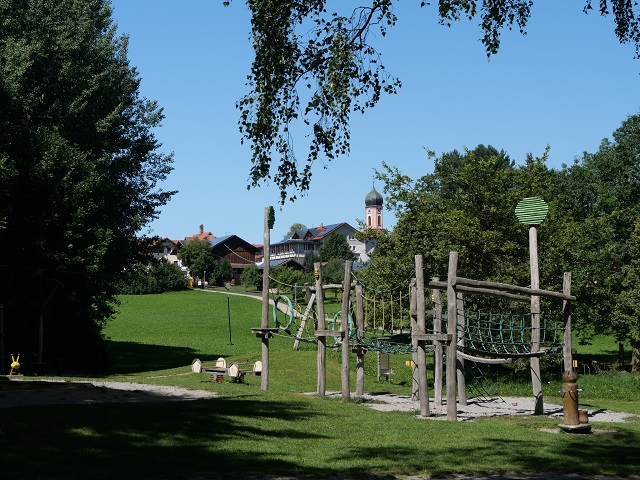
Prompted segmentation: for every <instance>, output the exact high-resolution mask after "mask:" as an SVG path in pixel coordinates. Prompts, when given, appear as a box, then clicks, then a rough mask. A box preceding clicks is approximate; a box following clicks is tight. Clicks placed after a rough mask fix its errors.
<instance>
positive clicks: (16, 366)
mask: <svg viewBox="0 0 640 480" xmlns="http://www.w3.org/2000/svg"><path fill="white" fill-rule="evenodd" d="M19 374H20V354H18V356H17V357H16V358H13V353H12V354H11V375H19Z"/></svg>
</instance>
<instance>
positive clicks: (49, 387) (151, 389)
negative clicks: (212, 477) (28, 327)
mask: <svg viewBox="0 0 640 480" xmlns="http://www.w3.org/2000/svg"><path fill="white" fill-rule="evenodd" d="M214 396H216V393H215V392H209V391H205V390H189V389H186V388H179V387H169V386H160V385H147V384H141V383H122V382H65V381H55V380H53V381H52V380H46V381H45V380H17V379H11V380H7V381H5V380H3V381H0V409H2V408H11V407H19V406H28V405H55V404H74V405H77V404H92V403H144V402H176V401H185V400H197V399H200V398H211V397H214Z"/></svg>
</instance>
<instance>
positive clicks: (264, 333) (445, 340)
mask: <svg viewBox="0 0 640 480" xmlns="http://www.w3.org/2000/svg"><path fill="white" fill-rule="evenodd" d="M529 200H531V199H525V201H529ZM525 206H526V205H525ZM536 206H537V205H536ZM269 208H270V207H268V208H267V209H266V210H265V234H264V244H265V249H264V252H265V255H264V271H263V303H262V323H261V327H260V328H259V329H252V331H253V332H254V333H256V335H257V336H258V337H261V338H262V345H263V348H262V366H263V370H262V389H263V390H266V389H267V388H268V375H269V374H268V368H269V347H268V342H269V338H272V337H273V336H274V335H275V334H277V333H278V332H279V331H281V330H284V331H285V332H287V334H288V335H290V336H292V337H294V338H295V341H296V342H299V341H301V340H302V333H303V331H304V329H305V325H306V322H307V320H308V317H309V315H310V313H311V312H312V308H313V304H314V302H315V307H316V308H315V314H316V322H315V325H314V326H315V331H314V336H315V337H316V338H317V345H318V349H317V350H318V356H317V366H318V381H317V394H318V395H321V396H324V395H325V394H326V349H327V338H334V339H336V343H337V344H338V345H339V347H340V350H341V352H342V358H341V360H342V367H341V379H342V392H341V393H342V399H343V401H348V400H349V398H350V395H351V388H350V353H351V352H353V353H355V354H356V392H355V393H356V395H364V360H365V354H366V353H367V351H369V350H377V351H378V352H380V351H385V350H386V351H387V353H389V352H390V351H391V350H390V346H389V345H390V342H387V344H386V345H385V343H384V342H383V341H382V339H380V338H379V339H378V340H377V341H375V342H367V341H366V340H365V336H364V331H365V315H364V296H363V286H362V284H361V283H359V282H354V283H353V284H352V280H351V278H352V265H353V262H352V261H346V262H345V270H344V280H343V283H342V285H341V290H342V302H341V307H342V308H341V311H340V319H341V321H340V329H339V330H336V329H335V324H336V322H335V319H334V322H333V326H334V328H333V329H329V328H327V324H326V320H327V319H326V315H325V311H324V290H325V288H330V287H333V288H335V287H340V286H336V285H331V286H325V285H323V282H322V268H321V264H320V263H316V264H314V268H315V279H316V282H315V286H314V287H308V290H309V292H311V295H310V296H309V302H308V305H307V308H306V310H305V313H304V315H302V320H301V322H300V326H299V327H298V328H297V329H296V333H295V334H294V333H292V328H291V327H292V325H293V318H294V313H293V307H292V305H291V303H290V302H288V303H289V306H290V321H289V322H288V323H287V325H286V326H285V327H284V328H283V327H282V325H276V327H275V328H269V327H268V306H269V292H270V289H269V281H270V278H269V264H270V250H269V230H270V228H271V225H272V224H271V225H268V222H269V220H268V219H269ZM518 208H521V206H520V205H519V207H518ZM516 214H517V215H518V214H519V215H521V216H523V218H526V222H523V223H528V224H534V223H535V222H537V223H539V222H541V221H542V219H543V218H544V215H546V210H544V212H542V213H540V212H533V214H535V216H536V218H534V219H533V220H531V217H530V216H526V215H530V212H529V211H524V213H523V211H522V210H521V211H520V212H519V211H518V209H516ZM543 214H544V215H543ZM529 241H530V260H531V286H530V287H521V286H517V285H509V284H504V283H497V282H489V281H483V280H474V279H468V278H464V277H460V276H458V274H457V269H458V253H457V252H453V251H452V252H450V254H449V266H448V273H447V280H446V282H443V281H440V280H439V279H437V278H436V279H433V280H431V281H430V282H428V283H427V284H425V280H424V274H423V264H422V256H421V255H416V256H415V277H414V278H413V279H411V282H410V294H409V298H410V301H409V303H410V308H409V310H410V344H408V345H407V346H405V347H403V348H404V349H405V350H404V351H405V352H408V351H411V352H412V363H411V364H412V367H413V368H414V375H413V378H414V380H413V385H412V396H413V398H414V399H415V400H418V401H419V402H420V415H421V416H429V415H430V413H429V391H428V383H427V368H426V364H427V362H426V353H427V351H434V353H435V361H434V366H435V368H434V369H435V374H434V375H435V381H434V388H435V402H436V403H437V404H440V403H441V402H442V383H443V373H445V378H446V406H447V419H448V420H452V421H455V420H457V408H456V405H457V402H459V403H460V404H461V405H466V404H467V395H466V385H465V377H464V371H465V361H466V360H470V361H473V362H476V363H488V364H491V363H494V364H495V363H506V362H511V361H514V360H515V359H519V358H527V359H529V362H530V370H531V378H532V387H533V396H534V400H535V403H534V405H535V406H534V412H533V413H534V414H538V415H539V414H542V413H543V412H544V405H543V394H542V381H541V373H540V357H541V356H542V355H546V354H547V353H550V352H552V351H557V350H559V348H560V347H561V348H562V354H563V371H564V372H573V362H572V340H571V302H572V301H575V300H576V298H575V296H573V295H571V273H570V272H565V274H564V277H563V289H562V292H553V291H549V290H543V289H540V288H539V277H538V258H537V237H536V229H535V227H533V226H532V227H531V228H530V230H529ZM352 287H354V289H355V321H354V320H353V319H351V321H349V319H350V313H351V310H352V300H351V290H352ZM426 288H429V289H431V290H432V292H433V293H432V298H433V302H434V313H433V326H432V328H429V329H427V326H426V316H427V315H426V301H425V291H426ZM442 291H445V292H446V302H447V308H446V323H445V322H444V320H445V312H444V311H443V309H442V303H441V300H440V297H441V292H442ZM465 294H470V295H482V296H493V297H498V298H501V299H506V300H509V301H513V302H521V303H526V304H529V305H530V311H529V312H528V314H527V315H526V320H525V316H520V319H519V325H518V327H517V328H514V325H515V324H516V323H517V322H515V319H514V317H513V316H510V319H509V322H508V327H507V328H504V322H503V320H504V315H498V316H497V318H498V319H499V320H498V321H497V322H494V316H493V315H492V314H491V313H490V314H489V315H488V317H487V316H486V314H485V317H483V316H482V314H481V313H479V312H476V316H475V319H474V316H473V315H471V314H469V313H467V314H465V308H464V295H465ZM541 297H543V298H547V299H554V300H560V301H561V304H562V308H561V310H562V322H561V325H557V324H549V323H547V322H546V321H545V322H543V323H541V309H540V298H541ZM274 303H276V305H274V320H275V319H277V311H278V309H277V302H274ZM374 318H375V316H374ZM392 324H393V321H392ZM525 324H526V325H525ZM400 325H401V327H400V333H402V322H401V323H400ZM384 326H385V323H384V321H383V322H382V330H384ZM443 326H444V331H443ZM374 328H375V321H374ZM392 333H396V332H393V327H392ZM560 334H562V341H560ZM294 348H297V346H294ZM395 348H396V349H397V348H398V347H395ZM396 352H397V350H396ZM444 367H446V369H445V372H443V368H444ZM379 372H380V369H379ZM576 391H577V390H576ZM563 392H564V389H563ZM567 396H569V394H568V393H567ZM567 403H568V404H570V405H568V406H569V407H570V408H569V410H576V411H577V406H578V405H577V394H576V395H575V399H574V400H571V399H570V401H568V402H567ZM573 417H574V415H573V414H572V413H571V412H569V413H567V405H565V426H566V425H569V426H572V425H571V424H572V423H573V422H574V419H573ZM576 418H577V415H576ZM567 419H568V420H567Z"/></svg>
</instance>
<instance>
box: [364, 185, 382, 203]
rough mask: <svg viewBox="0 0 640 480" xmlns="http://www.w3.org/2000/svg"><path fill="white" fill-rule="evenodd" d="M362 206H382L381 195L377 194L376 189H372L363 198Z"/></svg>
mask: <svg viewBox="0 0 640 480" xmlns="http://www.w3.org/2000/svg"><path fill="white" fill-rule="evenodd" d="M364 204H365V206H367V207H381V206H382V195H380V194H379V193H378V191H377V190H376V187H373V188H372V189H371V191H370V192H369V193H368V194H367V196H366V197H365V198H364Z"/></svg>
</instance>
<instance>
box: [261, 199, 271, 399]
mask: <svg viewBox="0 0 640 480" xmlns="http://www.w3.org/2000/svg"><path fill="white" fill-rule="evenodd" d="M270 209H271V207H266V208H265V209H264V234H263V243H264V256H263V269H262V321H261V323H260V327H261V328H263V329H264V328H267V327H268V326H269V273H270V272H269V269H270V267H271V235H270V229H269V212H270ZM260 388H261V389H262V390H268V389H269V337H268V336H267V335H264V336H263V337H262V374H261V375H260Z"/></svg>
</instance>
